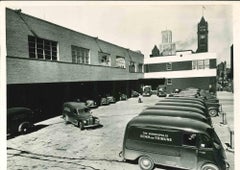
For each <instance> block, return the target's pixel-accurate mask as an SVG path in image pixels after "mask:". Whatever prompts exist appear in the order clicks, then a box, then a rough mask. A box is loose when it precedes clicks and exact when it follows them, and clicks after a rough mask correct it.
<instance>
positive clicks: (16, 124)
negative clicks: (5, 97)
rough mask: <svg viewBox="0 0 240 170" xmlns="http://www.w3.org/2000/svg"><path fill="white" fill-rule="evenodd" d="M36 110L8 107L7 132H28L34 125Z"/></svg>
mask: <svg viewBox="0 0 240 170" xmlns="http://www.w3.org/2000/svg"><path fill="white" fill-rule="evenodd" d="M33 120H34V112H33V111H32V110H31V109H30V108H26V107H12V108H9V109H7V134H14V133H20V134H26V133H28V132H30V131H31V129H32V128H33V127H34V124H33Z"/></svg>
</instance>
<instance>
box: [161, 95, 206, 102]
mask: <svg viewBox="0 0 240 170" xmlns="http://www.w3.org/2000/svg"><path fill="white" fill-rule="evenodd" d="M165 99H184V100H195V101H200V102H204V100H203V99H201V98H196V97H191V96H185V97H184V96H179V97H175V96H174V97H166V98H165Z"/></svg>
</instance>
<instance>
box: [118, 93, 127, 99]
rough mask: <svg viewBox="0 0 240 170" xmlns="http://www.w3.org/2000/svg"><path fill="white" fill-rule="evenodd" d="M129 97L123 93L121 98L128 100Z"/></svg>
mask: <svg viewBox="0 0 240 170" xmlns="http://www.w3.org/2000/svg"><path fill="white" fill-rule="evenodd" d="M127 98H128V97H127V95H126V94H124V93H122V94H120V97H119V100H127Z"/></svg>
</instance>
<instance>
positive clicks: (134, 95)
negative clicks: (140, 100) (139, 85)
mask: <svg viewBox="0 0 240 170" xmlns="http://www.w3.org/2000/svg"><path fill="white" fill-rule="evenodd" d="M139 95H140V94H139V93H138V92H137V91H134V90H133V91H132V93H131V97H138V96H139Z"/></svg>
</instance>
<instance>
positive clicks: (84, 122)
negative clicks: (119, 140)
mask: <svg viewBox="0 0 240 170" xmlns="http://www.w3.org/2000/svg"><path fill="white" fill-rule="evenodd" d="M62 117H63V119H64V120H65V123H72V124H73V125H75V126H77V127H79V129H81V130H83V129H85V128H89V127H96V126H99V125H100V121H99V119H98V118H97V117H95V116H92V114H91V113H90V109H89V108H88V107H87V106H86V104H85V103H83V102H66V103H64V104H63V111H62Z"/></svg>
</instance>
